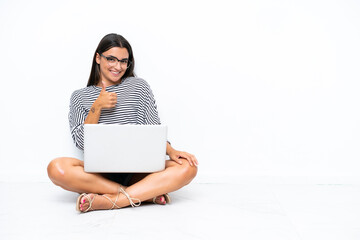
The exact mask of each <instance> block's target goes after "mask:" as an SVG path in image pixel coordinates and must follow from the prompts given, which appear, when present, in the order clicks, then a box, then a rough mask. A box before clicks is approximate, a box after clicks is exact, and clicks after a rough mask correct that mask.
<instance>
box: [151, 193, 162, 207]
mask: <svg viewBox="0 0 360 240" xmlns="http://www.w3.org/2000/svg"><path fill="white" fill-rule="evenodd" d="M149 202H153V203H156V204H160V205H165V204H166V200H165V197H164V195H161V196H157V197H156V198H155V199H151V200H149Z"/></svg>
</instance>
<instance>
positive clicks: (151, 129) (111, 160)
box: [84, 124, 167, 173]
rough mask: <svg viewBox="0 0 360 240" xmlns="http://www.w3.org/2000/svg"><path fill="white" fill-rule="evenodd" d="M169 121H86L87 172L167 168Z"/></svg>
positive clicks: (137, 171) (140, 170)
mask: <svg viewBox="0 0 360 240" xmlns="http://www.w3.org/2000/svg"><path fill="white" fill-rule="evenodd" d="M166 140H167V126H166V125H119V124H85V125H84V170H85V172H99V173H106V172H119V173H122V172H124V173H130V172H136V173H148V172H157V171H161V170H164V169H165V158H166Z"/></svg>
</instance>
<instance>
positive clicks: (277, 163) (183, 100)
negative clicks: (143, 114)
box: [0, 0, 360, 182]
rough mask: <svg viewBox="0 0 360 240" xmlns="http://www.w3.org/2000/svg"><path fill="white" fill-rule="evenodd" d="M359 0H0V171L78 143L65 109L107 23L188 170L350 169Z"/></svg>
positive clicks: (13, 173)
mask: <svg viewBox="0 0 360 240" xmlns="http://www.w3.org/2000/svg"><path fill="white" fill-rule="evenodd" d="M359 12H360V4H359V2H358V1H355V0H353V1H351V0H346V1H344V0H341V1H340V0H338V1H325V0H324V1H321V0H311V1H310V0H309V1H303V0H302V1H300V0H299V1H285V0H284V1H266V0H248V1H229V0H222V1H139V0H136V1H88V0H86V1H85V0H84V1H4V0H3V1H1V2H0V50H1V52H0V54H1V55H0V56H1V57H0V68H1V84H2V88H1V89H2V91H1V94H0V103H1V118H0V119H1V120H0V121H1V122H0V127H1V131H0V134H1V135H0V136H1V137H0V162H1V165H0V180H2V181H7V180H19V179H20V180H25V179H37V180H44V181H46V180H47V173H46V167H47V164H48V162H49V161H50V160H51V159H53V158H55V157H58V156H80V155H81V154H80V153H79V152H78V151H76V149H75V147H74V146H73V145H72V142H71V137H70V133H69V126H68V120H67V114H68V105H69V98H70V95H71V93H72V92H73V91H74V90H76V89H79V88H82V87H85V86H86V83H87V80H88V76H89V73H90V67H91V61H92V56H93V54H94V51H95V49H96V47H97V45H98V43H99V41H100V40H101V38H102V37H103V36H104V35H106V34H108V33H112V32H115V33H118V34H121V35H123V36H124V37H125V38H127V40H128V41H129V42H130V43H131V45H132V47H133V50H134V55H135V60H136V69H135V72H136V74H137V75H138V76H139V77H142V78H144V79H145V80H147V81H148V83H149V84H150V86H151V88H152V90H153V92H154V95H155V98H156V100H157V105H158V110H159V113H160V117H161V120H162V122H163V123H164V124H167V125H168V126H169V140H170V141H171V142H172V145H173V146H174V147H175V148H177V149H179V150H185V151H188V152H191V153H194V154H195V155H196V156H197V157H198V160H199V162H200V166H199V174H198V177H197V179H198V181H205V182H211V181H223V180H224V179H226V178H227V177H228V176H232V177H234V176H235V177H238V179H241V178H246V177H275V178H276V177H278V178H282V177H285V179H286V178H287V177H299V178H300V179H303V180H304V179H309V178H310V179H315V178H316V177H318V178H323V179H325V180H324V181H327V182H337V181H342V180H343V179H350V181H360V177H359V174H358V173H359V170H360V169H359V168H360V162H359V157H360V154H359V145H360V137H359V135H360V128H359V123H360V121H359V120H360V114H359V102H360V95H359V89H360V88H359V87H360V83H359V79H360V73H359V66H360V58H359V56H360V44H359V42H360V15H359Z"/></svg>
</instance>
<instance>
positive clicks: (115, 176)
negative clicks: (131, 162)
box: [101, 173, 134, 187]
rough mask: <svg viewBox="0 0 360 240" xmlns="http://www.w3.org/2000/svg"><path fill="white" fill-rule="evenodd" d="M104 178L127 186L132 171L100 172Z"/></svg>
mask: <svg viewBox="0 0 360 240" xmlns="http://www.w3.org/2000/svg"><path fill="white" fill-rule="evenodd" d="M101 175H102V176H103V177H104V178H107V179H109V180H111V181H113V182H117V183H120V184H121V185H123V186H126V187H128V186H129V183H130V180H131V178H132V176H133V175H134V174H133V173H101Z"/></svg>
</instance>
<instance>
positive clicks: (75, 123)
mask: <svg viewBox="0 0 360 240" xmlns="http://www.w3.org/2000/svg"><path fill="white" fill-rule="evenodd" d="M86 116H87V112H86V111H85V109H84V107H83V105H82V101H81V96H80V93H79V92H78V91H75V92H74V93H73V94H72V95H71V98H70V111H69V124H70V132H71V136H72V139H73V141H74V143H75V146H76V147H77V148H79V149H80V150H84V122H85V119H86Z"/></svg>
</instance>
